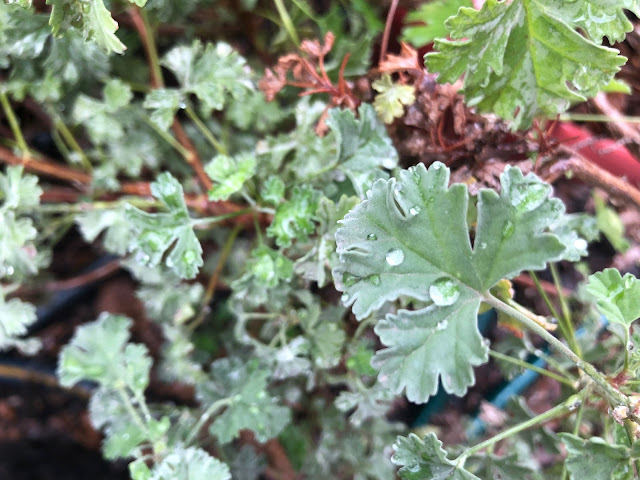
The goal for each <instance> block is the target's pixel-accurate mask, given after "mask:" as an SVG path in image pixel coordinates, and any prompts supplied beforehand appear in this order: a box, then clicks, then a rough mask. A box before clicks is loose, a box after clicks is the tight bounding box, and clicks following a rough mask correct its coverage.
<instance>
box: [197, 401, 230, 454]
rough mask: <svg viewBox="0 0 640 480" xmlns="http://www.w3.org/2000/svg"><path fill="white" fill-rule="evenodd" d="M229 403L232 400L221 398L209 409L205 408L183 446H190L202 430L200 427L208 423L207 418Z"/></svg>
mask: <svg viewBox="0 0 640 480" xmlns="http://www.w3.org/2000/svg"><path fill="white" fill-rule="evenodd" d="M231 403H232V399H231V398H222V399H220V400H218V401H216V402H213V403H212V404H211V405H210V406H209V408H207V409H206V410H205V412H204V413H203V414H202V416H201V417H200V419H199V420H198V423H196V425H195V426H194V427H193V429H192V430H191V433H190V434H189V436H188V437H187V439H186V440H185V445H190V444H191V442H193V440H194V439H195V438H196V436H197V435H198V433H199V432H200V430H202V427H203V426H204V424H205V423H207V422H208V421H209V418H211V416H212V415H213V414H214V413H215V412H216V411H217V410H219V409H221V408H223V407H227V406H229V405H231Z"/></svg>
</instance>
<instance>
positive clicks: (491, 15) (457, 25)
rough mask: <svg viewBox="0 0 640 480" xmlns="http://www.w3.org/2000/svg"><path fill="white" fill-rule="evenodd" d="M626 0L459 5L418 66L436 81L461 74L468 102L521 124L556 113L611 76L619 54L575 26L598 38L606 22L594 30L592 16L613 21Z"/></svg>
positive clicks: (491, 0)
mask: <svg viewBox="0 0 640 480" xmlns="http://www.w3.org/2000/svg"><path fill="white" fill-rule="evenodd" d="M628 3H629V1H618V2H614V1H612V0H609V1H606V0H591V1H575V2H566V1H564V0H513V1H511V2H506V1H498V0H487V2H485V4H484V6H483V7H482V9H481V10H474V9H472V8H461V9H460V10H459V11H458V15H457V16H455V17H452V18H450V19H449V20H448V21H447V28H448V29H449V32H450V37H451V38H452V40H444V39H439V40H436V43H435V50H437V52H436V53H430V54H428V55H427V57H426V64H427V67H428V68H429V70H430V71H433V72H439V73H440V76H439V77H438V81H440V82H451V83H453V82H455V81H456V80H457V79H458V78H459V77H460V76H461V75H462V74H463V73H465V72H466V76H465V80H464V93H465V95H466V98H467V103H468V104H469V105H477V106H478V107H479V108H480V109H481V110H484V111H492V112H494V113H497V114H498V115H500V116H502V117H503V118H505V119H508V120H512V121H513V125H514V127H515V128H527V127H529V126H530V125H531V121H532V119H533V117H534V115H536V114H537V113H539V112H542V113H545V114H548V115H555V114H557V113H561V112H563V111H564V110H566V109H567V108H568V107H569V105H570V104H571V102H576V101H582V100H584V99H585V98H586V97H588V96H593V95H595V94H596V93H597V92H598V91H599V90H600V89H601V88H603V87H604V86H606V85H607V84H608V83H609V82H610V81H611V79H612V78H613V75H614V74H615V73H616V72H617V71H618V70H619V67H620V65H622V64H624V62H625V59H624V57H621V56H619V55H618V52H617V51H616V50H614V49H611V48H605V47H602V46H601V45H600V44H599V43H600V42H599V41H598V42H597V43H594V41H591V40H590V39H588V38H586V37H584V36H582V35H581V34H580V33H579V32H578V31H576V29H577V28H585V29H587V30H588V31H590V32H592V33H593V34H594V35H596V36H597V35H601V34H602V31H601V29H602V28H606V27H605V26H603V25H599V26H598V27H597V28H596V26H595V19H596V16H595V15H596V14H598V13H602V12H604V11H606V10H608V12H609V13H608V15H609V14H611V15H613V16H615V17H616V19H617V20H616V22H617V23H620V19H619V15H622V16H624V14H623V13H622V8H623V7H625V6H627V4H628ZM614 4H615V5H614ZM606 7H609V8H606ZM611 12H613V13H611ZM584 18H586V19H587V20H586V21H584V22H581V19H584ZM614 23H615V22H614ZM626 28H627V26H626V25H622V26H620V25H617V24H616V25H612V26H610V27H609V28H608V29H609V30H611V31H610V35H612V36H614V37H615V38H618V36H619V35H620V32H622V35H623V34H624V33H623V30H624V29H626ZM516 112H517V113H516Z"/></svg>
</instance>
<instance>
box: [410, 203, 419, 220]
mask: <svg viewBox="0 0 640 480" xmlns="http://www.w3.org/2000/svg"><path fill="white" fill-rule="evenodd" d="M419 213H420V206H419V205H416V206H414V207H411V208H410V209H409V215H411V216H412V217H415V216H416V215H417V214H419Z"/></svg>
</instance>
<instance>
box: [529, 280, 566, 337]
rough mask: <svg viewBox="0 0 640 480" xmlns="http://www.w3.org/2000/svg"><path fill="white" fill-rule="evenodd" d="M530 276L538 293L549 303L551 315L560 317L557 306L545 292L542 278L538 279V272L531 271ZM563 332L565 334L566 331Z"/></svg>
mask: <svg viewBox="0 0 640 480" xmlns="http://www.w3.org/2000/svg"><path fill="white" fill-rule="evenodd" d="M529 276H530V277H531V280H533V283H534V284H535V285H536V288H537V289H538V293H539V294H540V296H541V297H542V299H543V300H544V303H545V304H546V305H547V308H548V309H549V313H551V315H553V316H554V317H555V318H558V319H559V318H560V315H559V314H558V311H557V310H556V307H555V306H554V305H553V302H551V299H550V298H549V295H547V292H545V291H544V288H542V285H541V284H540V280H539V279H538V275H536V272H533V271H530V272H529ZM560 328H561V329H562V325H561V326H560ZM562 333H563V334H564V332H562ZM565 336H566V335H565Z"/></svg>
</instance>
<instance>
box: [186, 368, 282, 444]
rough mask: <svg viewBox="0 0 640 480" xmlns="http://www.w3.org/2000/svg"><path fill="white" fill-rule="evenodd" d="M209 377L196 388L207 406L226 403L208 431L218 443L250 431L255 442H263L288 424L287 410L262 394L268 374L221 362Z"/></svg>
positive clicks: (256, 369) (265, 371)
mask: <svg viewBox="0 0 640 480" xmlns="http://www.w3.org/2000/svg"><path fill="white" fill-rule="evenodd" d="M211 375H212V380H211V381H210V382H206V383H202V384H200V385H198V386H197V388H198V392H199V396H200V397H201V398H202V399H203V401H205V402H207V403H213V402H215V401H218V400H221V399H228V403H227V408H226V410H225V411H224V412H223V413H222V414H221V415H220V416H218V417H217V418H216V419H215V421H214V422H213V424H212V425H211V427H210V429H209V431H210V432H211V434H212V435H215V436H216V437H218V440H219V441H220V442H221V443H228V442H230V441H232V440H233V439H234V438H235V437H237V435H238V434H239V432H240V430H244V429H249V430H252V431H253V432H254V433H255V436H256V439H257V440H258V441H259V442H266V441H267V440H269V439H270V438H273V437H275V436H276V435H278V434H279V433H280V432H281V431H282V429H283V428H284V427H285V426H286V425H287V424H288V423H289V420H290V416H291V414H290V412H289V409H288V408H285V407H281V406H279V405H278V404H277V403H276V399H275V398H272V397H271V395H269V393H268V392H267V390H266V388H267V379H268V378H269V377H270V376H271V372H269V371H268V370H266V369H260V368H258V366H257V365H255V364H250V365H246V364H243V363H242V362H241V361H240V360H239V359H237V358H235V359H229V358H224V359H221V360H216V361H215V362H214V363H213V365H212V366H211Z"/></svg>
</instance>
